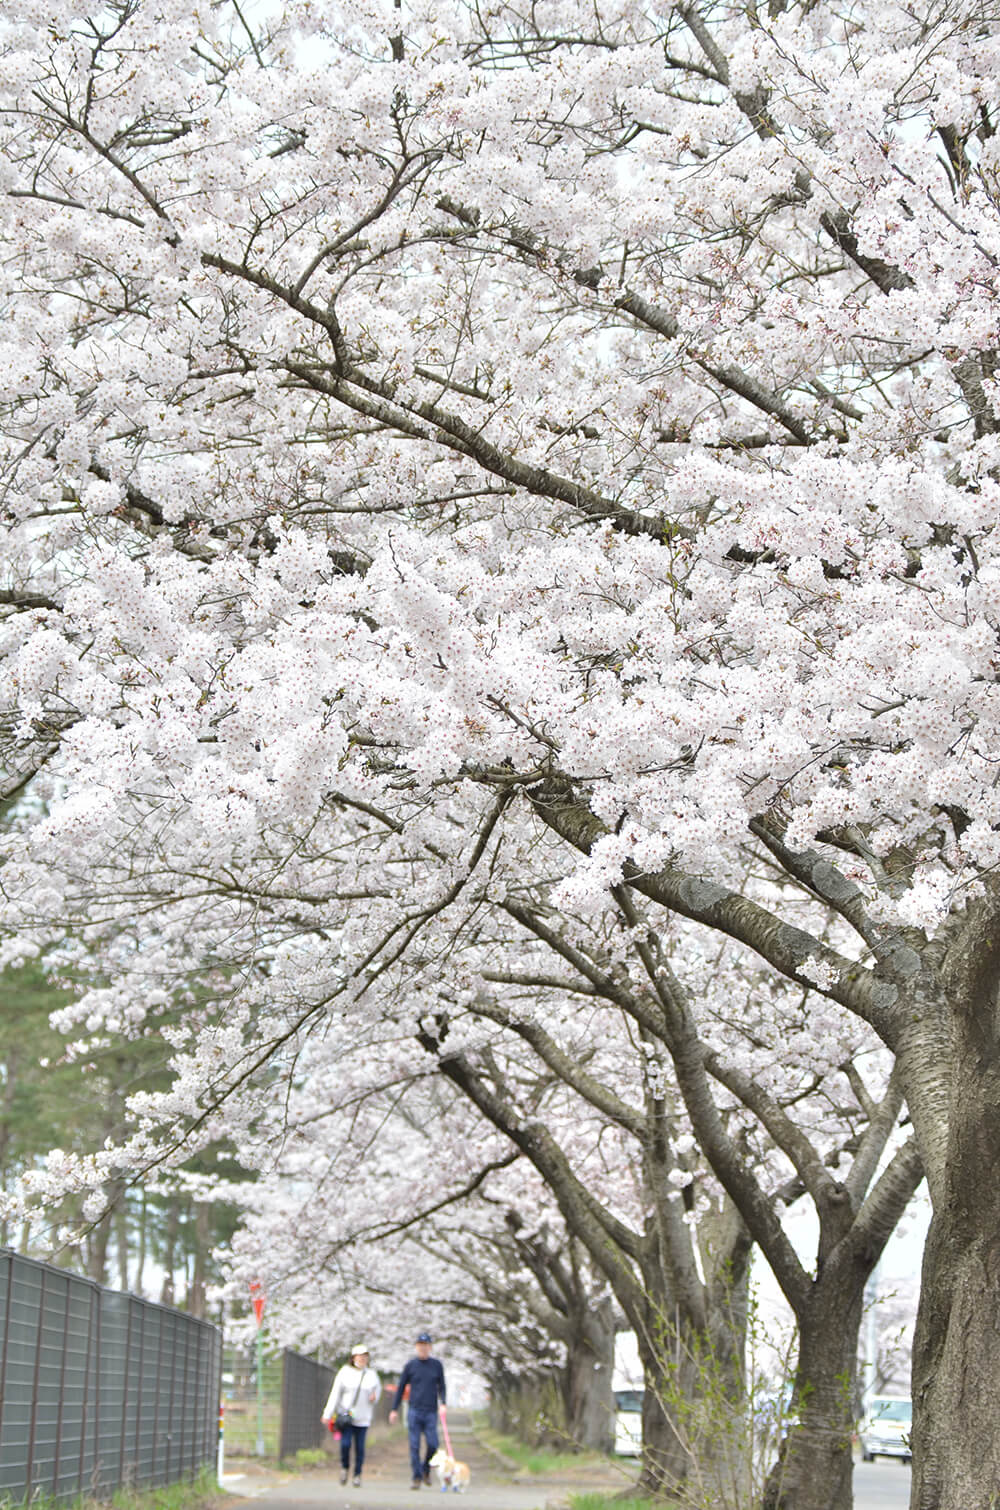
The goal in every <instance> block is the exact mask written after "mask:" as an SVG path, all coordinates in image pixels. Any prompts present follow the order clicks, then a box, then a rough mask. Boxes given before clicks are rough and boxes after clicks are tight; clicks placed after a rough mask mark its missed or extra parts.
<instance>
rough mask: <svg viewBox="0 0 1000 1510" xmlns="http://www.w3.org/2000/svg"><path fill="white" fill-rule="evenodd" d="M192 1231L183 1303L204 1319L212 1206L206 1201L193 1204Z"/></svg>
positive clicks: (192, 1312)
mask: <svg viewBox="0 0 1000 1510" xmlns="http://www.w3.org/2000/svg"><path fill="white" fill-rule="evenodd" d="M194 1231H195V1238H194V1255H193V1270H192V1275H191V1284H190V1287H189V1289H188V1293H187V1300H186V1302H185V1304H186V1308H187V1310H188V1311H190V1313H191V1315H192V1316H197V1317H199V1318H200V1319H204V1316H205V1287H206V1283H207V1273H208V1254H209V1248H210V1246H211V1240H212V1238H211V1232H212V1208H211V1207H210V1206H209V1204H208V1202H207V1201H198V1202H197V1204H196V1205H195V1208H194Z"/></svg>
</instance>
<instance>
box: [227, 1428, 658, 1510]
mask: <svg viewBox="0 0 1000 1510" xmlns="http://www.w3.org/2000/svg"><path fill="white" fill-rule="evenodd" d="M448 1429H449V1432H450V1434H451V1439H452V1446H453V1448H454V1451H455V1456H456V1457H458V1458H461V1459H462V1461H463V1462H466V1463H468V1465H469V1468H470V1469H471V1472H472V1480H471V1483H470V1486H469V1489H468V1490H467V1492H466V1493H465V1494H464V1495H462V1496H461V1498H460V1499H459V1498H457V1497H454V1496H449V1499H448V1501H447V1502H446V1503H447V1504H448V1505H449V1507H450V1506H451V1505H452V1504H454V1505H455V1507H456V1510H546V1507H548V1510H556V1507H557V1506H559V1507H561V1506H564V1505H565V1504H566V1501H567V1496H568V1495H569V1494H571V1493H586V1492H587V1491H588V1490H595V1489H604V1490H607V1491H609V1492H610V1493H617V1492H618V1491H619V1490H620V1489H622V1488H623V1487H624V1486H625V1484H626V1482H627V1478H626V1477H625V1475H627V1474H628V1471H629V1470H628V1469H627V1468H625V1469H624V1472H622V1471H619V1470H616V1469H615V1467H614V1465H613V1464H609V1465H608V1467H607V1468H604V1467H603V1466H600V1467H597V1468H588V1469H579V1470H571V1471H570V1472H567V1473H561V1474H548V1473H546V1474H540V1475H532V1474H527V1473H519V1472H516V1471H513V1472H512V1471H511V1470H510V1469H509V1468H508V1467H507V1466H506V1465H505V1464H504V1463H503V1462H502V1461H501V1460H500V1459H499V1458H498V1457H497V1456H496V1455H495V1454H493V1453H491V1452H489V1451H488V1450H487V1449H485V1448H484V1447H482V1446H481V1445H480V1444H479V1442H478V1441H477V1440H476V1438H475V1436H474V1435H473V1432H472V1427H471V1424H470V1421H469V1418H468V1416H466V1415H463V1414H462V1413H461V1412H459V1411H456V1412H454V1413H451V1412H449V1415H448ZM241 1472H242V1473H244V1477H242V1478H237V1477H236V1476H235V1475H237V1474H239V1473H241ZM436 1478H437V1475H435V1483H434V1485H433V1486H432V1487H431V1488H430V1489H427V1488H423V1489H420V1490H411V1489H410V1464H409V1449H408V1446H407V1439H406V1433H405V1431H404V1430H403V1429H402V1427H399V1426H396V1427H387V1426H382V1425H377V1426H373V1427H372V1429H371V1431H370V1432H369V1441H368V1453H367V1458H366V1462H365V1471H364V1483H363V1485H362V1487H361V1488H360V1489H355V1488H353V1487H352V1486H351V1485H350V1484H347V1485H342V1484H341V1483H340V1473H339V1461H338V1459H337V1458H336V1457H335V1456H332V1457H331V1460H330V1468H329V1470H325V1469H310V1470H307V1471H305V1472H302V1473H296V1474H290V1473H279V1472H277V1471H276V1470H272V1471H267V1470H261V1469H258V1468H257V1467H256V1466H255V1465H254V1464H253V1462H252V1460H245V1459H237V1458H233V1459H231V1460H230V1461H229V1462H228V1463H227V1465H226V1480H225V1487H226V1489H227V1490H228V1491H229V1493H230V1495H231V1496H232V1498H231V1499H230V1500H229V1501H228V1503H229V1504H230V1505H233V1506H234V1507H236V1506H238V1505H239V1504H240V1503H241V1501H242V1502H243V1503H245V1504H246V1505H247V1506H248V1510H249V1506H250V1505H252V1507H253V1510H310V1507H313V1506H315V1507H319V1506H322V1507H323V1510H420V1506H421V1502H422V1501H423V1502H424V1510H433V1507H434V1506H435V1505H437V1504H439V1503H440V1502H441V1500H442V1495H441V1491H440V1489H438V1487H437V1483H436ZM427 1496H431V1499H430V1504H427V1503H426V1497H427ZM442 1510H443V1506H442Z"/></svg>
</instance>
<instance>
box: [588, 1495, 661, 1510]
mask: <svg viewBox="0 0 1000 1510" xmlns="http://www.w3.org/2000/svg"><path fill="white" fill-rule="evenodd" d="M569 1504H570V1510H658V1507H657V1503H656V1501H655V1500H648V1499H621V1498H619V1496H618V1495H617V1494H571V1495H570V1496H569Z"/></svg>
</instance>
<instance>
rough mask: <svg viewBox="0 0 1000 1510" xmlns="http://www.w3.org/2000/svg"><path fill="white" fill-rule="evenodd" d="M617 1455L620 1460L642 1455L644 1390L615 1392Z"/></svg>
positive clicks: (618, 1390) (619, 1390) (620, 1390)
mask: <svg viewBox="0 0 1000 1510" xmlns="http://www.w3.org/2000/svg"><path fill="white" fill-rule="evenodd" d="M615 1453H616V1454H617V1456H618V1457H620V1458H637V1457H639V1456H641V1454H642V1390H641V1389H616V1390H615Z"/></svg>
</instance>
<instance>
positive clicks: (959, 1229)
mask: <svg viewBox="0 0 1000 1510" xmlns="http://www.w3.org/2000/svg"><path fill="white" fill-rule="evenodd" d="M994 964H995V960H994ZM993 978H994V977H993V972H992V971H991V972H990V976H989V977H988V979H987V982H986V985H987V989H985V990H981V991H979V992H975V993H973V994H972V998H971V1000H969V1001H968V1002H967V1003H957V1004H956V1008H957V1009H956V1011H955V1018H956V1033H955V1040H956V1052H955V1064H956V1071H955V1077H954V1083H953V1084H954V1088H953V1092H952V1102H951V1108H950V1116H949V1138H948V1159H947V1164H946V1167H945V1175H944V1189H943V1193H942V1195H941V1196H940V1198H939V1197H938V1196H937V1194H935V1203H934V1216H933V1219H932V1222H931V1227H930V1232H929V1233H928V1237H927V1243H926V1246H925V1249H924V1262H923V1272H922V1282H921V1291H920V1306H919V1310H918V1313H917V1325H916V1331H915V1337H914V1348H913V1388H912V1393H913V1410H914V1419H913V1435H912V1440H913V1464H914V1474H913V1491H912V1498H911V1501H910V1503H911V1506H912V1507H913V1510H991V1507H994V1506H995V1505H996V1504H997V1493H998V1488H1000V1431H998V1430H997V1381H998V1380H1000V1201H998V1200H997V1197H996V1186H997V1177H998V1170H1000V1043H998V1040H1000V1023H998V1020H997V1012H996V991H995V988H994V985H993ZM963 1006H964V1007H965V1010H964V1011H963V1010H962V1007H963Z"/></svg>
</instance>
